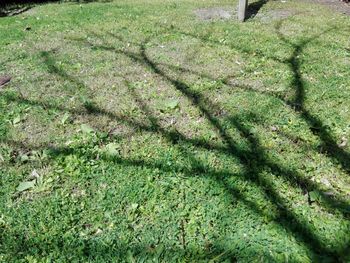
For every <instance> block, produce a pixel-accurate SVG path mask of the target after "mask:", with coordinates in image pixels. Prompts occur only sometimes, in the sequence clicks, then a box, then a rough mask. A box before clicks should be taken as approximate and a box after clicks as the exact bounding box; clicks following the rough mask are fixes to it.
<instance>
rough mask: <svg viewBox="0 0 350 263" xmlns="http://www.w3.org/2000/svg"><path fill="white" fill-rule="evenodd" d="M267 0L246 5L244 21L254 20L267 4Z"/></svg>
mask: <svg viewBox="0 0 350 263" xmlns="http://www.w3.org/2000/svg"><path fill="white" fill-rule="evenodd" d="M267 1H268V0H259V1H257V2H253V3H251V4H248V7H247V14H246V19H250V18H254V17H255V16H256V15H257V14H258V12H259V10H260V9H261V8H262V7H263V6H264V5H265V4H266V3H267Z"/></svg>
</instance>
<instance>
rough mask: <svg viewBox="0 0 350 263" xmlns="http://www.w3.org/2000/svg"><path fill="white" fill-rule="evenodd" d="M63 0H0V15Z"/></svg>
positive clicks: (78, 0) (82, 0)
mask: <svg viewBox="0 0 350 263" xmlns="http://www.w3.org/2000/svg"><path fill="white" fill-rule="evenodd" d="M111 1H112V0H68V1H64V2H71V3H79V4H87V3H92V2H104V3H106V2H111ZM60 2H62V1H61V0H29V1H27V0H0V17H7V16H16V15H20V14H22V13H24V12H26V11H28V10H30V9H32V8H33V7H34V6H36V5H42V4H48V3H60Z"/></svg>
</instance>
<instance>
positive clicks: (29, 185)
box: [16, 180, 35, 192]
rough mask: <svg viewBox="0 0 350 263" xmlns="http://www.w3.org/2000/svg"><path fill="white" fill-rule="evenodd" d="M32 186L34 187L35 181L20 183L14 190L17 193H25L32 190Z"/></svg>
mask: <svg viewBox="0 0 350 263" xmlns="http://www.w3.org/2000/svg"><path fill="white" fill-rule="evenodd" d="M34 186H35V180H33V181H27V182H22V183H20V184H19V186H18V187H17V189H16V190H17V192H23V191H26V190H29V189H31V188H33V187H34Z"/></svg>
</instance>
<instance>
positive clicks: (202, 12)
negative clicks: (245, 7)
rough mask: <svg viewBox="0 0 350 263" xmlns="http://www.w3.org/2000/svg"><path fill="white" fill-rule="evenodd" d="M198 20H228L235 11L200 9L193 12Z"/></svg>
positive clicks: (215, 8)
mask: <svg viewBox="0 0 350 263" xmlns="http://www.w3.org/2000/svg"><path fill="white" fill-rule="evenodd" d="M194 13H195V15H196V16H197V18H198V19H200V20H218V19H224V20H225V19H230V18H232V16H233V15H234V14H235V11H234V10H232V9H229V8H224V7H212V8H200V9H197V10H195V11H194Z"/></svg>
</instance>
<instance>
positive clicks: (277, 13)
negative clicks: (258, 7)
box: [255, 9, 296, 21]
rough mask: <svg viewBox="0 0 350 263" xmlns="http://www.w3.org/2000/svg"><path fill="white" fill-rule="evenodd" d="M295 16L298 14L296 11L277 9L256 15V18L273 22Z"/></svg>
mask: <svg viewBox="0 0 350 263" xmlns="http://www.w3.org/2000/svg"><path fill="white" fill-rule="evenodd" d="M295 14H296V11H295V10H288V9H276V10H270V11H267V12H264V13H258V14H256V16H255V17H256V18H258V19H260V20H261V21H271V20H278V19H284V18H287V17H290V16H293V15H295Z"/></svg>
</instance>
